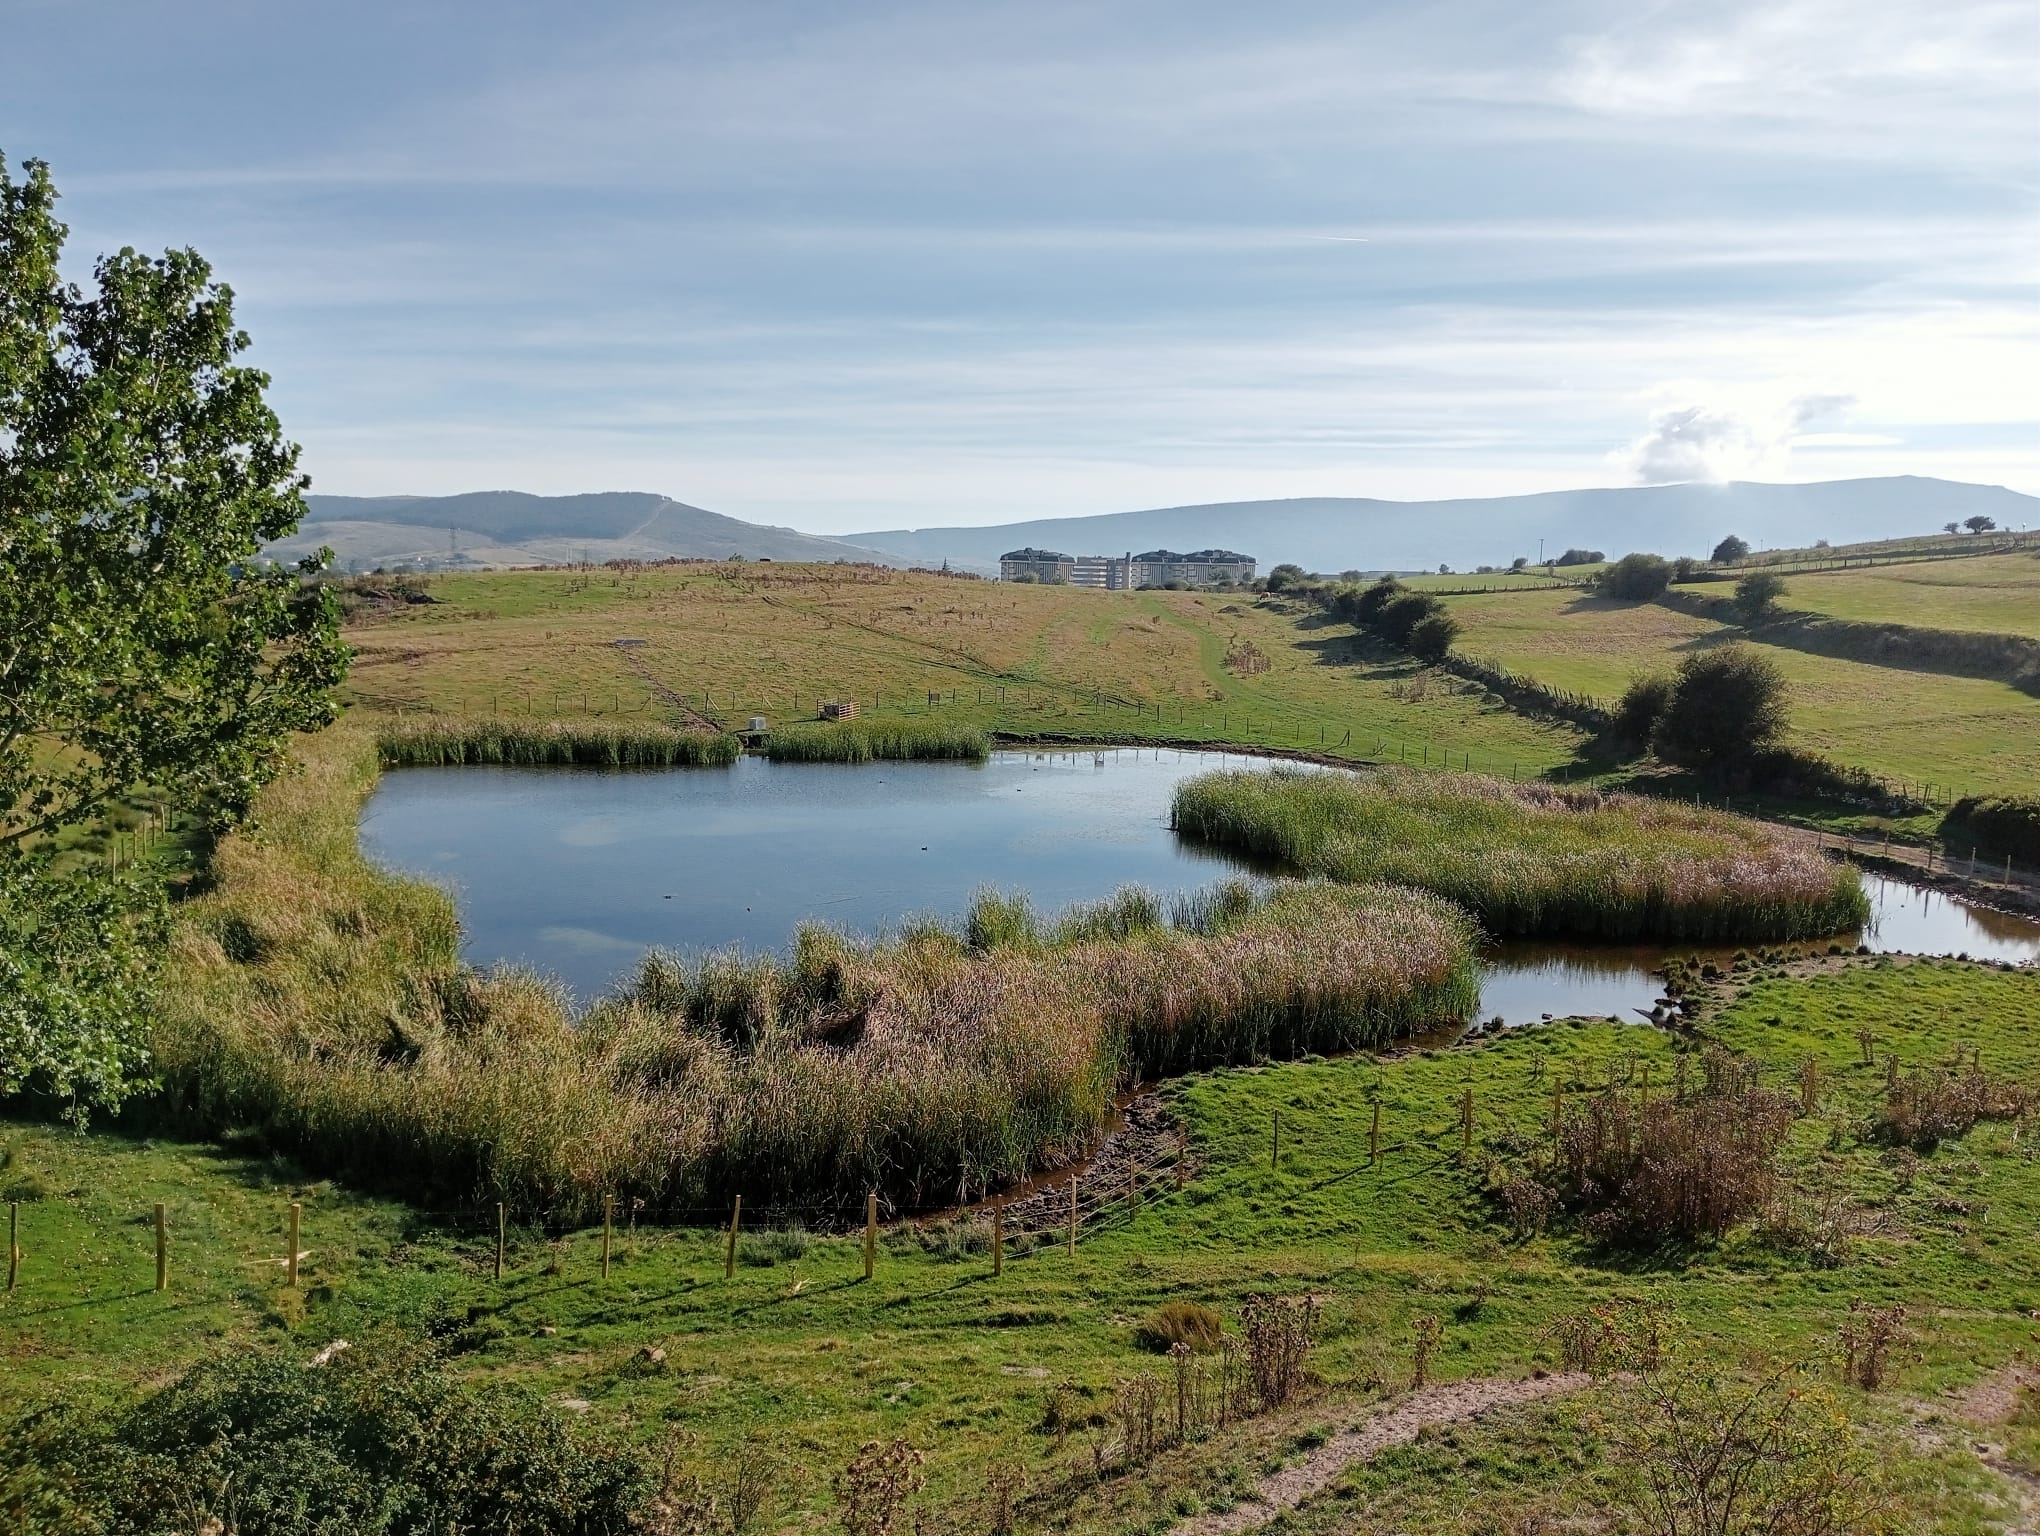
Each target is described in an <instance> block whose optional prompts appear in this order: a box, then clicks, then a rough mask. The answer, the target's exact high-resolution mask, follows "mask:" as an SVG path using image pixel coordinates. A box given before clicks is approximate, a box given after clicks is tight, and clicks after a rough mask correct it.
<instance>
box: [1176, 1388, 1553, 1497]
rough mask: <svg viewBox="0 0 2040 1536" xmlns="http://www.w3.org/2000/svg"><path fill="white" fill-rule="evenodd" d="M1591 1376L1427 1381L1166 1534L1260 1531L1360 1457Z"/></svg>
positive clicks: (1533, 1399) (1320, 1490) (1328, 1484)
mask: <svg viewBox="0 0 2040 1536" xmlns="http://www.w3.org/2000/svg"><path fill="white" fill-rule="evenodd" d="M1591 1380H1592V1378H1591V1377H1588V1376H1585V1375H1579V1374H1569V1375H1563V1376H1532V1377H1528V1378H1525V1379H1523V1380H1521V1381H1501V1380H1493V1379H1488V1380H1475V1381H1453V1382H1444V1383H1441V1384H1439V1385H1438V1386H1434V1387H1424V1388H1422V1389H1420V1390H1418V1391H1415V1392H1412V1393H1410V1394H1409V1395H1408V1396H1407V1397H1401V1398H1397V1399H1396V1400H1395V1401H1394V1402H1392V1403H1387V1404H1384V1405H1381V1406H1380V1407H1378V1408H1376V1409H1375V1410H1374V1411H1373V1412H1371V1413H1369V1414H1368V1415H1367V1417H1365V1418H1363V1419H1360V1420H1358V1421H1356V1422H1355V1423H1352V1424H1348V1425H1347V1426H1346V1427H1345V1428H1344V1429H1342V1430H1340V1431H1339V1432H1338V1433H1337V1434H1336V1435H1334V1436H1332V1438H1331V1439H1329V1440H1327V1441H1326V1442H1325V1443H1324V1444H1323V1445H1321V1446H1319V1447H1318V1448H1317V1449H1316V1450H1314V1451H1312V1452H1311V1453H1310V1454H1309V1455H1307V1456H1305V1457H1304V1458H1303V1459H1302V1460H1301V1461H1299V1462H1297V1463H1295V1464H1294V1465H1292V1466H1287V1467H1284V1468H1282V1470H1281V1471H1279V1472H1273V1473H1270V1474H1269V1475H1268V1476H1267V1477H1264V1478H1262V1479H1261V1481H1260V1483H1259V1485H1258V1486H1257V1487H1256V1489H1255V1496H1254V1497H1253V1498H1251V1499H1249V1500H1247V1501H1246V1502H1245V1503H1243V1504H1235V1505H1234V1506H1233V1507H1232V1508H1231V1509H1228V1510H1226V1511H1224V1512H1223V1513H1221V1514H1209V1515H1196V1516H1193V1517H1192V1518H1191V1519H1188V1520H1185V1521H1182V1522H1181V1523H1180V1524H1178V1525H1177V1526H1176V1527H1175V1528H1174V1529H1173V1530H1172V1531H1171V1532H1170V1533H1169V1536H1231V1533H1233V1532H1238V1531H1252V1530H1258V1529H1259V1528H1260V1527H1262V1526H1264V1525H1266V1524H1267V1523H1268V1522H1269V1521H1271V1520H1273V1519H1274V1518H1275V1517H1276V1516H1277V1515H1278V1514H1280V1513H1281V1512H1282V1511H1283V1510H1286V1509H1294V1508H1296V1506H1297V1505H1299V1504H1301V1503H1302V1502H1303V1501H1304V1500H1305V1499H1307V1498H1310V1497H1311V1496H1312V1495H1313V1494H1318V1493H1323V1492H1324V1491H1325V1490H1326V1489H1327V1488H1329V1487H1331V1485H1332V1484H1333V1483H1334V1482H1336V1481H1337V1480H1338V1477H1339V1474H1340V1473H1342V1472H1344V1471H1345V1470H1346V1468H1347V1467H1349V1466H1351V1465H1352V1464H1353V1463H1354V1462H1356V1461H1365V1460H1367V1459H1368V1458H1369V1457H1370V1456H1378V1455H1380V1454H1381V1452H1383V1451H1385V1450H1387V1449H1389V1448H1390V1447H1391V1446H1397V1445H1408V1444H1409V1443H1410V1442H1411V1441H1412V1440H1414V1439H1416V1438H1417V1434H1418V1432H1419V1431H1420V1430H1422V1429H1424V1428H1425V1427H1426V1426H1428V1425H1432V1424H1458V1423H1463V1422H1464V1421H1466V1420H1468V1419H1473V1418H1478V1417H1479V1416H1480V1415H1481V1414H1484V1413H1488V1412H1490V1411H1492V1410H1493V1409H1496V1408H1507V1407H1512V1406H1514V1405H1515V1404H1517V1403H1531V1402H1536V1401H1538V1400H1539V1399H1541V1398H1547V1397H1557V1396H1559V1395H1560V1394H1562V1393H1566V1392H1577V1391H1578V1390H1579V1389H1580V1388H1582V1387H1584V1386H1586V1385H1587V1384H1588V1383H1589V1382H1590V1381H1591Z"/></svg>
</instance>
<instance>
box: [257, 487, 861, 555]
mask: <svg viewBox="0 0 2040 1536" xmlns="http://www.w3.org/2000/svg"><path fill="white" fill-rule="evenodd" d="M305 503H306V506H307V507H308V508H309V509H310V511H311V516H310V517H308V518H306V519H305V521H304V523H303V525H302V526H301V527H300V528H299V529H298V531H297V533H296V534H295V535H293V536H292V537H291V538H289V539H285V540H282V541H281V542H279V543H278V544H276V545H274V546H272V550H271V552H272V553H273V554H275V555H277V556H278V557H279V558H283V559H293V558H296V557H298V556H301V555H304V554H309V553H310V552H311V551H313V550H316V549H318V548H319V547H320V546H321V545H325V546H327V547H329V548H331V549H332V550H333V553H334V557H335V560H336V563H337V564H338V565H339V566H340V568H341V569H343V570H345V569H348V568H349V567H350V566H374V565H396V564H420V563H429V564H435V565H462V566H520V565H558V564H565V563H569V562H573V561H578V560H590V561H594V562H597V563H600V562H602V561H605V560H664V559H672V558H682V559H688V558H692V559H710V560H726V559H729V558H730V557H731V556H733V555H742V556H745V557H746V558H748V559H752V560H759V559H763V560H823V561H826V560H868V561H881V560H882V558H883V557H882V556H880V555H879V553H878V552H877V551H876V550H871V549H865V548H862V547H860V546H858V545H855V544H850V543H846V542H845V541H844V540H842V539H830V538H823V537H819V536H817V535H814V534H806V533H801V532H799V531H798V530H796V529H792V528H769V527H766V526H764V525H762V524H759V523H747V522H744V521H742V520H741V519H739V518H734V517H725V516H724V515H723V514H722V513H720V512H710V511H707V510H705V509H703V508H701V507H691V506H689V505H687V503H685V502H681V501H675V500H673V499H672V498H671V497H670V496H660V495H658V494H656V493H654V492H650V491H601V492H596V493H593V494H589V495H583V496H533V495H530V494H528V493H526V492H524V491H473V492H470V493H468V494H466V495H460V496H307V497H306V498H305Z"/></svg>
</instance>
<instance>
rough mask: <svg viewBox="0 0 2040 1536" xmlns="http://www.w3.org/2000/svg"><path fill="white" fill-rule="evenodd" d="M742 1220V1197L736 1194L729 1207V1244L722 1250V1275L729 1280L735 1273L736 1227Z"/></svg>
mask: <svg viewBox="0 0 2040 1536" xmlns="http://www.w3.org/2000/svg"><path fill="white" fill-rule="evenodd" d="M743 1220H744V1197H743V1196H742V1195H739V1196H737V1202H736V1204H735V1205H733V1206H731V1207H730V1245H729V1247H728V1248H727V1249H725V1250H724V1252H723V1265H722V1277H723V1279H725V1280H729V1279H732V1278H734V1277H735V1275H736V1273H737V1228H738V1226H740V1225H741V1224H742V1222H743Z"/></svg>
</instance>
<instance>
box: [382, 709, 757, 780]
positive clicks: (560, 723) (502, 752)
mask: <svg viewBox="0 0 2040 1536" xmlns="http://www.w3.org/2000/svg"><path fill="white" fill-rule="evenodd" d="M376 749H377V753H378V755H379V756H380V758H381V760H382V762H383V764H384V765H385V766H387V767H407V768H416V767H433V768H437V767H448V766H453V765H457V764H462V763H514V764H520V765H525V764H528V765H533V766H537V765H541V764H558V763H572V764H579V765H583V766H587V767H600V768H680V767H727V766H729V765H730V764H731V763H734V762H735V761H736V760H737V757H738V755H739V754H740V753H741V752H742V750H743V748H742V744H741V743H740V742H739V741H738V740H737V738H736V737H734V736H729V735H724V734H721V733H710V732H707V731H683V730H680V729H678V728H677V727H675V726H671V725H665V724H662V723H658V722H652V721H648V722H644V723H640V724H630V725H624V724H612V723H606V722H602V721H596V720H498V719H487V720H483V719H469V718H467V717H465V716H457V715H417V716H407V717H405V718H402V719H399V720H394V721H391V722H388V723H386V724H385V725H384V726H383V727H382V729H381V730H380V731H379V732H378V733H377V736H376Z"/></svg>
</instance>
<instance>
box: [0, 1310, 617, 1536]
mask: <svg viewBox="0 0 2040 1536" xmlns="http://www.w3.org/2000/svg"><path fill="white" fill-rule="evenodd" d="M0 1486H4V1487H5V1488H6V1489H7V1491H8V1495H9V1500H8V1502H9V1504H10V1505H11V1506H12V1509H13V1511H14V1512H16V1513H17V1514H21V1513H24V1512H26V1513H28V1514H30V1515H32V1518H29V1519H28V1520H27V1522H26V1524H24V1526H23V1527H22V1528H23V1529H36V1530H52V1531H55V1530H66V1531H68V1530H77V1531H120V1532H123V1533H128V1536H189V1533H190V1532H192V1531H193V1530H200V1531H204V1530H214V1531H217V1530H221V1529H226V1530H231V1531H233V1532H234V1533H236V1536H300V1533H301V1532H304V1531H306V1530H308V1529H310V1528H312V1527H310V1526H308V1525H307V1523H306V1512H307V1511H308V1510H315V1511H317V1513H318V1528H319V1529H323V1530H345V1531H347V1532H349V1533H350V1536H414V1533H415V1536H426V1533H428V1532H435V1533H436V1532H441V1531H451V1530H463V1531H489V1532H494V1533H501V1536H598V1533H599V1536H607V1533H609V1532H614V1531H622V1530H628V1529H632V1528H633V1520H634V1517H635V1515H636V1513H637V1511H638V1509H639V1508H640V1506H641V1505H642V1503H643V1501H644V1499H645V1497H646V1496H647V1494H648V1493H649V1491H650V1480H649V1477H648V1475H647V1473H646V1471H645V1469H644V1468H643V1467H642V1466H641V1465H640V1463H639V1462H638V1461H637V1460H636V1459H635V1458H634V1457H632V1456H631V1455H630V1454H629V1453H628V1452H627V1451H624V1450H622V1449H620V1448H617V1447H613V1446H609V1445H606V1444H603V1443H600V1442H597V1441H592V1440H587V1439H584V1438H583V1437H581V1436H580V1435H578V1434H576V1433H575V1432H574V1431H573V1430H572V1429H570V1428H569V1427H568V1425H567V1424H566V1423H564V1422H563V1421H562V1419H561V1416H560V1414H559V1413H558V1412H557V1411H556V1410H555V1409H553V1408H551V1407H550V1406H548V1405H547V1404H546V1403H545V1402H543V1401H542V1400H541V1399H540V1398H538V1397H537V1396H535V1395H534V1394H532V1393H529V1392H527V1391H524V1390H523V1389H521V1388H513V1387H503V1386H489V1387H478V1386H470V1385H467V1384H465V1383H463V1382H461V1381H459V1380H457V1379H456V1378H455V1377H453V1376H452V1375H450V1374H449V1373H447V1372H446V1371H444V1370H443V1369H442V1368H441V1367H440V1365H439V1363H438V1361H437V1360H436V1358H435V1357H434V1356H432V1355H431V1354H430V1353H429V1352H428V1351H426V1350H424V1349H423V1348H421V1347H419V1346H416V1345H412V1344H407V1343H399V1342H394V1341H380V1342H376V1343H371V1344H369V1345H365V1346H363V1347H359V1348H355V1349H349V1350H346V1351H344V1352H342V1353H340V1354H339V1355H337V1356H336V1357H335V1358H334V1359H333V1360H332V1362H331V1363H330V1364H326V1365H317V1366H315V1365H308V1364H303V1363H300V1362H298V1361H296V1360H292V1359H288V1358H286V1357H284V1356H282V1355H280V1354H275V1353H260V1354H246V1353H241V1354H236V1355H234V1356H232V1357H229V1358H225V1359H222V1360H219V1361H216V1362H213V1363H210V1364H204V1365H199V1366H195V1367H193V1368H192V1369H190V1370H188V1371H186V1372H185V1373H184V1374H183V1375H182V1376H180V1377H179V1378H178V1379H177V1380H175V1381H173V1382H172V1383H171V1384H170V1385H169V1386H167V1387H163V1388H161V1389H159V1390H157V1391H154V1392H151V1393H150V1394H149V1395H147V1396H146V1397H143V1398H142V1399H140V1400H139V1401H138V1402H132V1403H127V1404H105V1403H92V1402H89V1401H87V1400H85V1398H84V1396H83V1395H82V1394H76V1393H74V1394H71V1395H69V1396H67V1397H66V1399H65V1400H63V1401H61V1402H57V1403H53V1404H50V1405H47V1406H44V1407H40V1408H32V1409H30V1410H28V1411H27V1412H25V1413H23V1414H22V1415H20V1416H19V1417H18V1418H16V1419H15V1420H14V1421H13V1422H12V1423H10V1424H8V1425H7V1426H6V1429H5V1434H4V1436H0Z"/></svg>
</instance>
